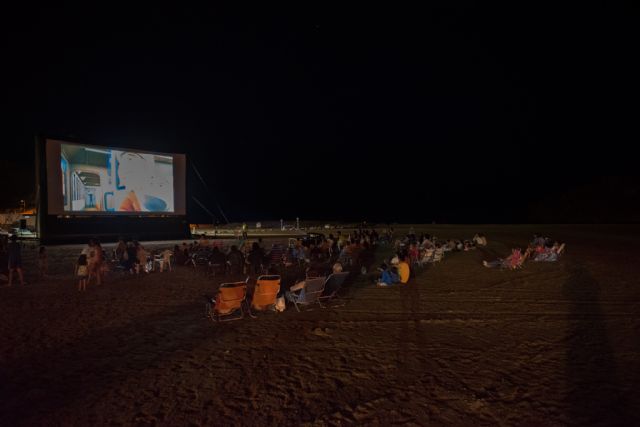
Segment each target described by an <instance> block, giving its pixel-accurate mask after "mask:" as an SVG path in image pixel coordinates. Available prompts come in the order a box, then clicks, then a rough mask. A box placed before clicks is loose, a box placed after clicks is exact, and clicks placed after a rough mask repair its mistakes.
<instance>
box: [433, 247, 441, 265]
mask: <svg viewBox="0 0 640 427" xmlns="http://www.w3.org/2000/svg"><path fill="white" fill-rule="evenodd" d="M442 258H444V250H443V249H442V248H438V249H436V250H435V251H433V260H432V261H431V262H433V263H434V264H435V263H436V262H440V261H442Z"/></svg>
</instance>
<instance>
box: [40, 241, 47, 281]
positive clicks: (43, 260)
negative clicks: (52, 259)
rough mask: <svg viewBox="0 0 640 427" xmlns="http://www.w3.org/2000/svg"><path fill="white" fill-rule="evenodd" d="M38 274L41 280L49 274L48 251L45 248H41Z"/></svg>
mask: <svg viewBox="0 0 640 427" xmlns="http://www.w3.org/2000/svg"><path fill="white" fill-rule="evenodd" d="M38 272H39V273H40V278H41V279H42V278H44V276H45V275H46V274H47V250H46V248H45V247H44V246H40V251H39V252H38Z"/></svg>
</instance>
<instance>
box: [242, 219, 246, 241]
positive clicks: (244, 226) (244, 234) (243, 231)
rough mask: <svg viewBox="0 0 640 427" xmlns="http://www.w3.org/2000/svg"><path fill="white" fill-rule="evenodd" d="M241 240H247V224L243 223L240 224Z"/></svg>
mask: <svg viewBox="0 0 640 427" xmlns="http://www.w3.org/2000/svg"><path fill="white" fill-rule="evenodd" d="M242 238H243V239H245V240H246V239H247V223H246V222H243V223H242Z"/></svg>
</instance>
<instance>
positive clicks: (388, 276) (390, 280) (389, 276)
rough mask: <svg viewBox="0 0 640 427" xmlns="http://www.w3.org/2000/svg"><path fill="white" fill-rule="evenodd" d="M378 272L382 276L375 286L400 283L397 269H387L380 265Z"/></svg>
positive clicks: (384, 265) (385, 266) (385, 265)
mask: <svg viewBox="0 0 640 427" xmlns="http://www.w3.org/2000/svg"><path fill="white" fill-rule="evenodd" d="M380 270H381V271H382V275H381V276H380V279H379V280H378V283H377V286H391V285H394V284H396V283H398V282H399V281H400V278H399V277H398V269H397V268H396V267H395V266H394V267H391V269H389V268H387V264H382V265H381V266H380Z"/></svg>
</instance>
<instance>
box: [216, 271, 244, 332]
mask: <svg viewBox="0 0 640 427" xmlns="http://www.w3.org/2000/svg"><path fill="white" fill-rule="evenodd" d="M247 280H248V278H247ZM246 297H247V282H246V281H244V282H231V283H222V284H221V285H220V288H219V289H218V296H217V297H216V298H215V302H214V304H213V305H211V304H210V303H209V304H208V306H207V312H208V314H209V316H210V317H211V319H212V320H217V321H218V322H224V321H228V320H238V319H242V318H244V309H243V307H242V305H243V304H244V303H245V299H246ZM238 310H240V316H239V317H234V318H229V319H223V317H226V316H230V315H232V314H233V313H235V312H237V311H238Z"/></svg>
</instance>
